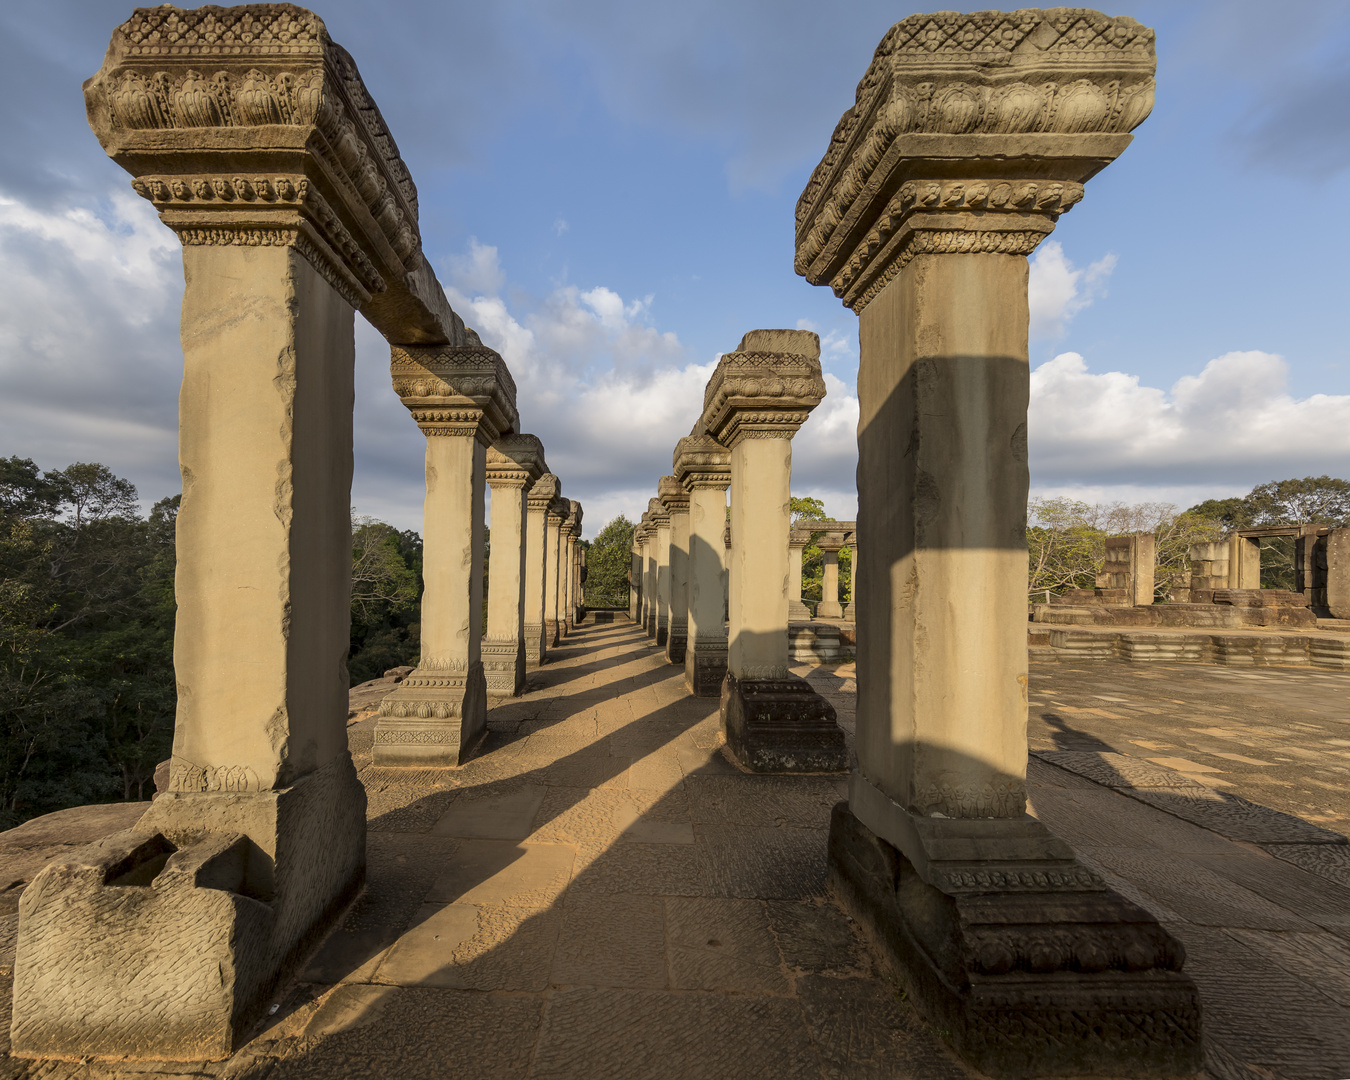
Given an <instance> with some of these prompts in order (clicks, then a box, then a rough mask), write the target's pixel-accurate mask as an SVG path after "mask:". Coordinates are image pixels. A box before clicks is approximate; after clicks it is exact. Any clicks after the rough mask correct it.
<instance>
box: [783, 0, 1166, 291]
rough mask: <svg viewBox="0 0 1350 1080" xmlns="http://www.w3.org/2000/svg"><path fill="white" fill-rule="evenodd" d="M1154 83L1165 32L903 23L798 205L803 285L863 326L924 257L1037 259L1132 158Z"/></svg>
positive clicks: (1072, 17)
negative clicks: (1091, 188)
mask: <svg viewBox="0 0 1350 1080" xmlns="http://www.w3.org/2000/svg"><path fill="white" fill-rule="evenodd" d="M1153 72H1154V57H1153V31H1152V30H1150V29H1148V28H1147V27H1145V26H1142V25H1140V24H1139V23H1137V22H1135V21H1134V20H1133V19H1129V18H1111V17H1108V16H1106V15H1102V14H1101V13H1099V12H1096V11H1089V10H1085V9H1076V8H1054V9H1051V10H1048V11H1035V10H1022V11H1015V12H1011V13H1007V14H1005V13H1003V12H996V11H989V12H980V13H977V14H975V15H959V14H955V13H951V12H945V13H939V14H936V15H914V16H911V17H910V18H908V19H905V20H903V21H902V22H899V23H896V24H895V26H893V27H892V28H891V30H890V32H889V33H888V34H887V35H886V37H885V38H884V39H883V40H882V42H881V44H880V46H878V48H877V51H876V54H875V56H874V57H873V60H872V64H871V66H870V67H869V68H868V69H867V73H866V75H864V76H863V80H862V82H861V83H859V84H858V93H857V98H856V102H855V104H854V106H853V107H852V108H851V109H849V110H848V111H847V112H846V113H844V115H843V117H842V118H841V119H840V121H839V124H838V126H836V128H835V130H834V135H833V137H832V138H831V141H830V147H829V149H828V151H827V152H826V154H825V157H824V159H823V160H822V161H821V162H820V164H819V165H818V166H817V167H816V169H815V171H814V172H813V173H812V176H811V179H810V181H809V182H808V184H807V186H806V190H805V191H804V192H803V193H802V196H801V198H800V199H799V200H798V202H797V230H796V231H797V253H796V269H797V273H799V274H801V275H802V276H803V277H805V278H806V279H807V280H808V281H810V282H811V283H812V284H813V285H829V286H830V287H831V288H832V289H833V290H834V293H835V295H836V296H838V297H839V298H840V299H842V300H843V301H844V303H845V304H846V305H847V306H849V307H850V308H852V309H853V310H854V311H861V310H862V309H863V308H864V307H866V306H867V304H868V303H869V302H870V301H871V300H872V298H873V297H875V296H876V294H877V293H878V292H880V290H881V289H882V288H884V287H885V285H886V284H887V282H889V281H890V279H891V278H892V277H894V275H895V274H896V273H897V272H898V271H899V269H900V268H901V267H902V266H904V265H905V263H906V262H908V261H909V259H911V258H912V257H913V256H914V255H916V254H922V253H926V252H940V251H974V252H979V251H988V252H1003V253H1007V254H1019V255H1026V254H1029V253H1030V252H1031V251H1032V250H1033V249H1034V248H1035V247H1036V245H1037V244H1038V243H1039V242H1040V241H1041V239H1042V238H1044V236H1046V235H1047V234H1048V233H1049V232H1050V230H1051V229H1053V228H1054V224H1055V222H1056V220H1058V217H1059V215H1060V214H1061V213H1063V212H1064V211H1066V210H1068V209H1069V208H1070V207H1071V206H1073V205H1074V204H1075V203H1077V202H1078V201H1079V200H1080V199H1082V197H1083V184H1084V183H1085V182H1086V181H1087V180H1089V179H1090V178H1091V177H1093V176H1094V175H1096V174H1097V173H1098V172H1100V171H1101V170H1102V169H1103V168H1105V167H1106V166H1107V165H1108V164H1110V163H1111V162H1112V161H1114V160H1115V159H1116V158H1117V157H1118V156H1119V155H1120V153H1121V152H1122V151H1123V150H1124V149H1125V147H1126V146H1128V145H1129V143H1130V141H1131V136H1130V134H1129V132H1130V131H1131V130H1133V129H1134V128H1135V127H1137V126H1138V125H1139V124H1140V123H1141V122H1142V121H1143V120H1144V119H1145V117H1147V116H1148V114H1149V112H1150V111H1151V110H1152V108H1153V92H1154V82H1153Z"/></svg>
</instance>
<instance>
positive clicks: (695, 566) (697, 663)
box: [673, 433, 731, 697]
mask: <svg viewBox="0 0 1350 1080" xmlns="http://www.w3.org/2000/svg"><path fill="white" fill-rule="evenodd" d="M673 471H674V473H675V476H676V478H677V479H678V480H679V481H680V483H681V484H682V485H683V486H684V489H685V490H686V491H687V492H688V493H689V548H688V551H689V562H688V575H687V577H688V581H687V586H686V590H685V593H686V596H687V598H688V631H687V637H686V643H685V650H684V683H685V686H687V687H688V688H689V692H690V693H691V694H695V695H697V696H699V697H716V696H717V695H718V694H720V693H721V691H722V680H723V679H724V678H725V677H726V673H727V631H726V623H725V621H724V619H723V612H724V611H725V610H726V586H725V581H724V579H723V576H722V573H723V569H724V567H725V565H726V559H725V558H724V556H723V552H724V551H725V548H724V546H723V541H722V533H723V530H724V529H725V528H726V517H727V514H726V510H727V488H729V487H730V486H731V455H730V454H729V453H728V452H727V449H726V447H724V446H723V445H722V444H721V443H719V442H718V441H717V440H716V439H714V438H712V436H710V435H707V434H702V433H700V434H696V435H690V436H688V437H686V438H683V439H681V440H680V441H679V443H678V444H677V445H676V447H675V459H674V470H673Z"/></svg>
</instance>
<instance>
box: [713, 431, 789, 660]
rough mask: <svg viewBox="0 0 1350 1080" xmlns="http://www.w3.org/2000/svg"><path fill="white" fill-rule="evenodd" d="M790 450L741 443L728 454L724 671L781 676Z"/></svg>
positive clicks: (782, 445) (777, 443) (774, 442)
mask: <svg viewBox="0 0 1350 1080" xmlns="http://www.w3.org/2000/svg"><path fill="white" fill-rule="evenodd" d="M791 477H792V444H791V443H790V442H789V441H788V440H787V439H785V438H777V439H765V438H758V439H744V440H742V441H741V442H739V443H737V445H736V446H735V447H734V448H733V449H732V451H731V537H732V540H731V545H732V546H731V557H732V559H733V560H734V562H733V565H732V570H731V627H730V645H729V652H728V655H727V670H728V671H729V672H731V674H733V675H736V676H737V677H738V678H750V679H781V678H786V677H787V675H788V640H787V622H788V616H787V610H788V595H787V583H788V565H787V563H788V558H787V534H788V529H789V527H790V524H791V520H792V509H791V497H790V493H789V485H790V482H791Z"/></svg>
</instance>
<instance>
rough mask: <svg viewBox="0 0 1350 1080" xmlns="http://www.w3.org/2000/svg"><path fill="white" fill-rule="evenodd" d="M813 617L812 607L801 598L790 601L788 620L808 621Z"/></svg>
mask: <svg viewBox="0 0 1350 1080" xmlns="http://www.w3.org/2000/svg"><path fill="white" fill-rule="evenodd" d="M810 618H811V609H810V608H809V607H807V606H806V605H805V604H803V603H802V602H801V601H800V600H789V601H788V622H808V621H809V620H810Z"/></svg>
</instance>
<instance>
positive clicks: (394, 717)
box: [373, 661, 487, 767]
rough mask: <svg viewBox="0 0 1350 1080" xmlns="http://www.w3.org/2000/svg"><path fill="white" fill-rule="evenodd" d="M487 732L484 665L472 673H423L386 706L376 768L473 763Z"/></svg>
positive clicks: (388, 699) (414, 676) (402, 686)
mask: <svg viewBox="0 0 1350 1080" xmlns="http://www.w3.org/2000/svg"><path fill="white" fill-rule="evenodd" d="M486 730H487V685H486V679H485V678H484V675H483V665H482V663H481V661H480V662H478V663H475V664H472V665H470V667H469V671H468V674H467V675H465V674H461V673H458V672H452V671H446V670H442V669H437V668H427V669H423V668H418V669H417V670H416V671H414V672H413V673H412V674H411V675H409V676H408V677H407V678H405V679H404V680H403V681H402V682H401V683H399V685H398V686H397V687H396V688H395V689H394V691H393V693H391V694H390V695H389V696H388V697H386V698H385V699H384V701H382V702H381V703H380V715H379V718H378V719H377V720H376V721H375V745H374V748H373V750H374V755H373V757H374V763H375V764H376V765H380V766H385V765H395V766H397V765H416V766H423V767H426V766H453V765H462V764H464V762H465V761H467V760H468V758H469V756H470V754H472V753H473V750H474V748H475V747H476V746H477V745H478V743H479V741H480V740H481V739H482V737H483V733H484V732H485V731H486Z"/></svg>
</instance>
